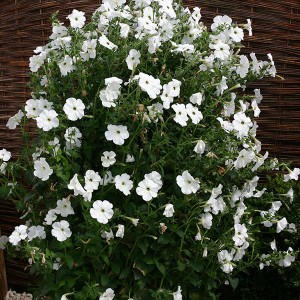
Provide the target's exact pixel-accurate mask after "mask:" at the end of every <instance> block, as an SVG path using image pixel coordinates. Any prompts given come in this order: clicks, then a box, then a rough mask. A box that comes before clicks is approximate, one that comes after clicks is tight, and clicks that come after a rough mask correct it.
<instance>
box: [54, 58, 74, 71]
mask: <svg viewBox="0 0 300 300" xmlns="http://www.w3.org/2000/svg"><path fill="white" fill-rule="evenodd" d="M58 67H59V69H60V73H61V75H62V76H66V75H67V74H68V73H70V72H72V71H74V70H75V66H74V63H73V59H72V58H71V57H70V56H69V55H66V56H65V57H64V59H63V60H61V61H60V62H59V63H58Z"/></svg>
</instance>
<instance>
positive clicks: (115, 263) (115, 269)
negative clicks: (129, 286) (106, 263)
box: [110, 261, 121, 274]
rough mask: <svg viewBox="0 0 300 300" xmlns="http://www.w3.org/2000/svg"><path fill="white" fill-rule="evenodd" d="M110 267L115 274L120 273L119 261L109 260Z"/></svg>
mask: <svg viewBox="0 0 300 300" xmlns="http://www.w3.org/2000/svg"><path fill="white" fill-rule="evenodd" d="M110 267H111V269H112V270H113V272H114V273H115V274H120V271H121V268H120V263H119V261H111V262H110Z"/></svg>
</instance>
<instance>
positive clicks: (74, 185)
mask: <svg viewBox="0 0 300 300" xmlns="http://www.w3.org/2000/svg"><path fill="white" fill-rule="evenodd" d="M68 189H69V190H73V191H74V195H75V196H77V195H84V193H85V192H86V191H85V190H84V188H83V187H82V185H81V183H80V182H79V180H78V174H75V175H74V176H73V178H72V179H71V180H70V183H69V184H68Z"/></svg>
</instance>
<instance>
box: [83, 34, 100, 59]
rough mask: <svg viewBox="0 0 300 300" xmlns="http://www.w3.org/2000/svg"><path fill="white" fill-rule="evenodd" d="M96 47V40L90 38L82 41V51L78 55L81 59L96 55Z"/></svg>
mask: <svg viewBox="0 0 300 300" xmlns="http://www.w3.org/2000/svg"><path fill="white" fill-rule="evenodd" d="M96 47H97V40H96V39H92V40H90V41H84V42H83V44H82V52H80V56H81V58H82V59H83V61H87V60H89V59H91V58H95V57H96Z"/></svg>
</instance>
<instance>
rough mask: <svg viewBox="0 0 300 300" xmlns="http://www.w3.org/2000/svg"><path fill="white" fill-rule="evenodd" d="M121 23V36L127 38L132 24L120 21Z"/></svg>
mask: <svg viewBox="0 0 300 300" xmlns="http://www.w3.org/2000/svg"><path fill="white" fill-rule="evenodd" d="M119 25H120V37H121V38H127V37H128V34H129V32H130V26H129V25H128V24H125V23H119Z"/></svg>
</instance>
